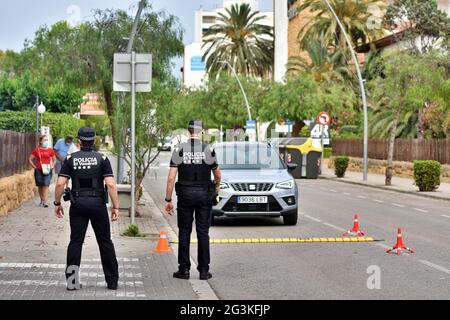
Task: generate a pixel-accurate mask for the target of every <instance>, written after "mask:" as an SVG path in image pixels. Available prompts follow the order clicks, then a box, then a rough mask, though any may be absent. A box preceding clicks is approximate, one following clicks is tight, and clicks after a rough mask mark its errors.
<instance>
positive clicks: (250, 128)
mask: <svg viewBox="0 0 450 320" xmlns="http://www.w3.org/2000/svg"><path fill="white" fill-rule="evenodd" d="M245 133H246V134H247V135H248V137H249V141H251V142H254V141H256V121H255V120H247V122H246V125H245Z"/></svg>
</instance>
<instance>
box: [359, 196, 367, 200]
mask: <svg viewBox="0 0 450 320" xmlns="http://www.w3.org/2000/svg"><path fill="white" fill-rule="evenodd" d="M357 198H360V199H367V197H366V196H357Z"/></svg>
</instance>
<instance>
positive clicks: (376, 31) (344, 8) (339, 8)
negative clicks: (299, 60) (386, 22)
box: [297, 0, 384, 49]
mask: <svg viewBox="0 0 450 320" xmlns="http://www.w3.org/2000/svg"><path fill="white" fill-rule="evenodd" d="M328 1H329V3H330V5H331V7H332V8H333V9H334V11H335V12H336V14H337V16H338V18H339V20H340V21H341V22H342V24H343V25H344V28H345V30H346V32H347V34H349V36H350V38H351V40H352V43H353V45H354V46H356V45H358V44H364V43H367V42H370V41H372V40H375V39H377V38H379V37H381V36H382V35H383V33H384V31H383V29H382V28H381V25H377V24H378V22H379V21H377V19H374V18H375V16H374V15H373V13H372V12H371V10H373V9H374V8H379V9H383V5H382V4H380V1H379V0H328ZM297 10H298V11H299V12H301V11H310V12H311V13H312V14H313V15H315V16H314V18H312V19H309V21H308V22H307V23H306V24H305V25H304V26H303V27H302V28H301V29H300V33H299V35H298V37H299V41H300V46H301V48H302V49H306V48H307V46H308V43H309V41H311V40H312V39H320V38H323V39H324V40H325V42H326V43H327V44H330V45H331V46H332V47H334V48H346V42H345V38H344V35H343V34H342V32H341V30H340V28H339V25H338V24H337V22H336V20H335V18H334V17H333V15H332V14H331V12H330V11H329V9H328V6H327V5H326V3H325V2H324V1H323V0H305V1H304V2H303V3H302V4H301V5H300V6H299V7H298V8H297Z"/></svg>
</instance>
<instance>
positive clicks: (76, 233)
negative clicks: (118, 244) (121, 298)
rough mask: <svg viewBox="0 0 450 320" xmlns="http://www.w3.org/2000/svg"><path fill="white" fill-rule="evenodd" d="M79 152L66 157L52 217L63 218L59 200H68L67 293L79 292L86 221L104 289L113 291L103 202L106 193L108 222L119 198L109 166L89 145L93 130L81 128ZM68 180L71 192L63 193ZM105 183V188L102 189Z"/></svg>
mask: <svg viewBox="0 0 450 320" xmlns="http://www.w3.org/2000/svg"><path fill="white" fill-rule="evenodd" d="M78 140H79V142H80V144H81V151H79V152H76V153H73V154H72V155H71V156H68V157H67V158H66V160H65V161H64V163H63V166H62V168H61V171H60V173H59V178H58V182H57V185H56V190H55V203H54V205H55V214H56V216H57V217H58V218H60V219H62V218H63V217H64V210H63V207H62V206H61V197H62V195H63V193H64V192H65V193H66V194H65V198H66V199H69V200H70V201H71V206H70V229H71V235H70V244H69V247H68V249H67V268H66V278H67V280H68V283H67V289H68V290H78V289H81V286H80V284H79V283H80V282H79V273H78V271H79V267H80V263H81V251H82V246H83V242H84V239H85V235H86V230H87V227H88V224H89V222H91V225H92V228H93V229H94V232H95V236H96V238H97V242H98V245H99V248H100V256H101V261H102V266H103V272H104V274H105V280H106V283H107V286H108V289H111V290H116V289H117V284H118V280H119V272H118V263H117V258H116V253H115V249H114V244H113V242H112V240H111V231H110V222H109V217H108V210H107V207H106V202H107V199H108V194H109V196H110V197H111V201H112V204H113V208H112V214H111V215H112V221H116V220H117V218H118V210H119V198H118V195H117V187H116V184H115V180H114V175H113V171H112V168H111V163H110V162H109V160H108V158H107V157H106V156H105V155H102V154H101V153H98V152H95V151H94V149H93V146H94V145H93V143H94V141H95V131H94V130H93V129H91V128H81V129H80V131H79V133H78ZM69 179H71V180H72V190H71V191H69V190H67V189H66V190H64V186H65V185H66V183H67V181H68V180H69ZM105 183H106V186H105Z"/></svg>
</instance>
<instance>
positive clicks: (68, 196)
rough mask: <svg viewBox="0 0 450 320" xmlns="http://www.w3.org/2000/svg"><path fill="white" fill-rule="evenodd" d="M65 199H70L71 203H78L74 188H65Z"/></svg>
mask: <svg viewBox="0 0 450 320" xmlns="http://www.w3.org/2000/svg"><path fill="white" fill-rule="evenodd" d="M63 199H64V201H70V203H71V204H76V203H77V202H76V201H75V198H74V196H73V194H72V190H70V188H67V189H65V190H64V197H63Z"/></svg>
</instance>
